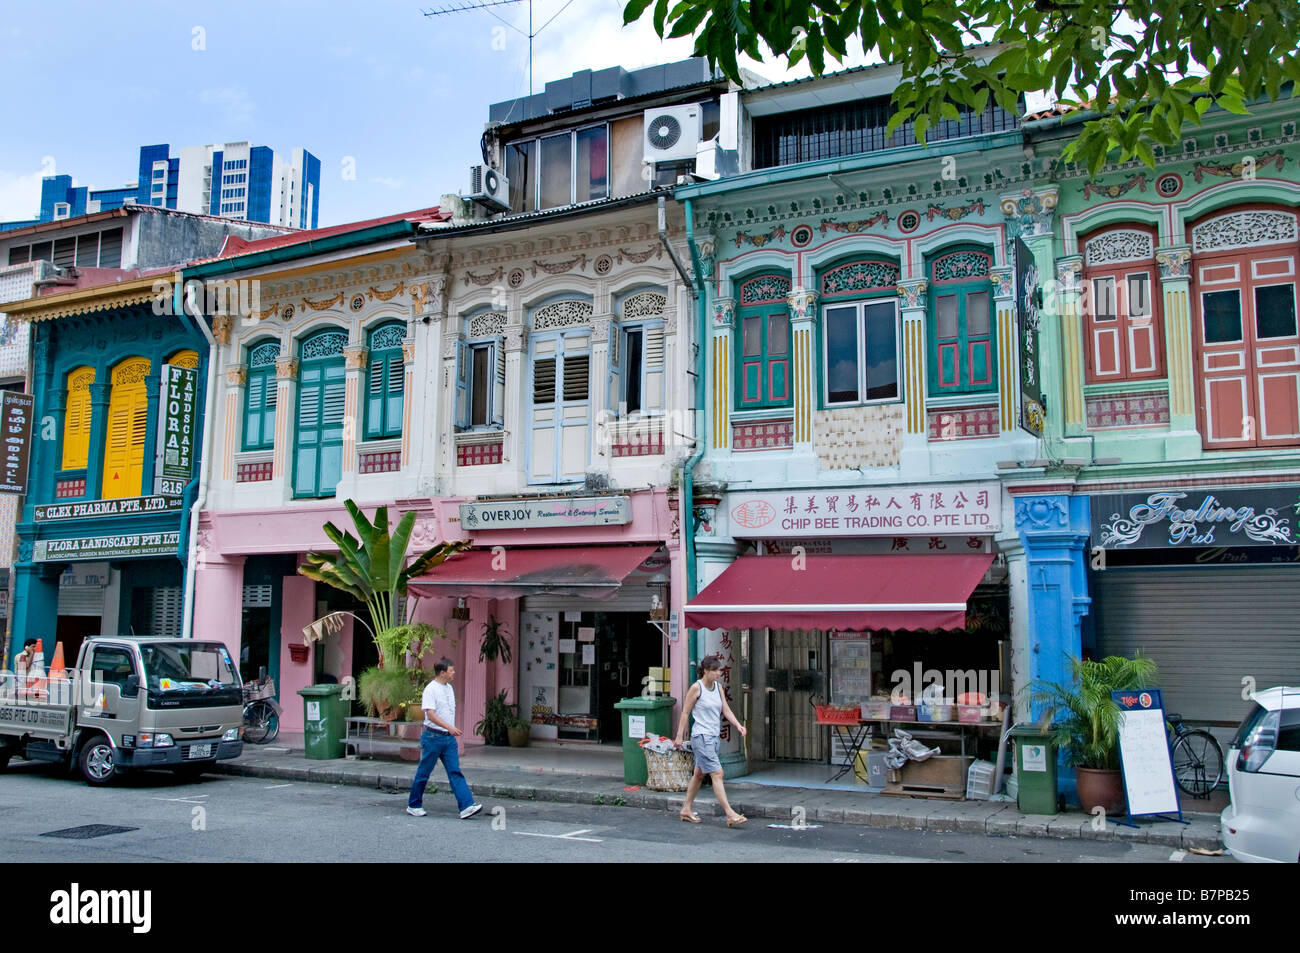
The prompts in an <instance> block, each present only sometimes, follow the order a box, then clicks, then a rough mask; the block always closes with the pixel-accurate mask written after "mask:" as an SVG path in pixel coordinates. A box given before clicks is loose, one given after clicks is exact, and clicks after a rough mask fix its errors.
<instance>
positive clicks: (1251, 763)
mask: <svg viewBox="0 0 1300 953" xmlns="http://www.w3.org/2000/svg"><path fill="white" fill-rule="evenodd" d="M1251 697H1252V698H1253V700H1254V703H1253V704H1252V705H1251V709H1250V713H1249V714H1248V715H1246V719H1245V720H1244V721H1243V722H1242V723H1241V727H1240V728H1238V729H1237V736H1236V737H1235V738H1233V739H1232V747H1231V749H1229V751H1228V758H1227V772H1228V792H1229V795H1230V797H1231V801H1230V803H1229V804H1228V806H1227V807H1226V808H1224V809H1223V813H1222V814H1221V815H1220V816H1219V826H1220V829H1221V832H1222V837H1223V845H1224V846H1225V847H1227V848H1228V849H1229V850H1230V851H1232V856H1233V857H1236V858H1237V859H1238V860H1242V861H1249V862H1252V863H1269V862H1272V863H1290V864H1294V863H1297V862H1300V688H1270V689H1268V690H1267V691H1263V692H1255V693H1254V695H1253V696H1251Z"/></svg>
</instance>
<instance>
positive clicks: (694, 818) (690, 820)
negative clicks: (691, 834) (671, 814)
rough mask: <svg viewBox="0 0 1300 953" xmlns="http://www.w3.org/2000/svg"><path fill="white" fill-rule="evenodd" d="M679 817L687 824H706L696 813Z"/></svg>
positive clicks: (679, 815)
mask: <svg viewBox="0 0 1300 953" xmlns="http://www.w3.org/2000/svg"><path fill="white" fill-rule="evenodd" d="M677 816H678V817H680V818H681V819H682V820H683V821H685V822H686V823H687V824H703V823H704V821H703V820H702V819H701V818H700V815H698V814H694V813H692V814H678V815H677Z"/></svg>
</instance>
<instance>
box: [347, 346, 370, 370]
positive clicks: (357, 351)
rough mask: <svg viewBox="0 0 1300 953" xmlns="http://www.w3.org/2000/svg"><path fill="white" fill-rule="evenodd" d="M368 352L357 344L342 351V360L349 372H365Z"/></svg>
mask: <svg viewBox="0 0 1300 953" xmlns="http://www.w3.org/2000/svg"><path fill="white" fill-rule="evenodd" d="M369 359H370V352H369V351H367V350H366V349H365V348H364V347H362V346H361V345H359V344H354V345H352V346H351V347H345V348H344V349H343V360H344V363H345V365H346V366H347V368H348V369H349V370H365V367H366V364H367V362H368V361H369Z"/></svg>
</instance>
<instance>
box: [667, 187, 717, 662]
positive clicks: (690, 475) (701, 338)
mask: <svg viewBox="0 0 1300 953" xmlns="http://www.w3.org/2000/svg"><path fill="white" fill-rule="evenodd" d="M685 203H686V244H687V247H689V248H690V250H691V265H692V266H693V267H694V268H695V281H694V283H693V284H692V286H691V294H692V295H693V296H694V298H695V315H696V347H697V349H698V350H697V355H696V360H695V453H694V454H692V455H691V458H690V459H689V460H687V461H686V462H685V463H684V464H682V480H681V484H682V498H681V500H680V502H679V503H678V506H680V507H681V512H682V514H683V520H682V530H683V533H684V535H685V536H686V599H687V601H690V600H691V599H694V598H695V595H696V593H697V592H698V591H699V590H698V578H697V575H696V569H695V467H696V465H697V464H698V463H699V462H700V459H701V458H702V457H703V456H704V439H705V435H704V373H703V371H702V370H701V368H702V367H703V364H704V343H705V334H706V333H707V332H708V319H707V311H706V308H707V300H706V296H705V286H704V268H703V266H702V265H701V264H700V250H699V248H697V247H696V245H695V212H694V209H693V208H692V206H691V200H690V199H686V200H685ZM659 209H660V211H659V220H660V223H661V226H662V222H663V199H662V198H661V199H660V200H659ZM674 261H676V256H674ZM680 267H681V266H680V265H679V266H678V268H679V269H680ZM698 637H699V636H698V635H697V633H696V630H695V629H688V630H687V652H689V654H690V664H691V665H692V666H694V665H695V662H696V660H697V659H698V657H699V656H698V654H697V650H698V645H697V643H696V640H697V639H698ZM686 674H687V682H688V683H689V682H690V680H691V677H692V676H693V675H694V673H693V672H687V673H686Z"/></svg>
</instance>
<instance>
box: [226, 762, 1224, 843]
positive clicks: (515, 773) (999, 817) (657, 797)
mask: <svg viewBox="0 0 1300 953" xmlns="http://www.w3.org/2000/svg"><path fill="white" fill-rule="evenodd" d="M501 750H504V751H507V752H508V751H510V750H511V749H497V751H501ZM518 750H528V749H518ZM566 753H567V752H566ZM584 757H589V759H590V760H591V761H592V762H593V764H594V763H595V762H597V761H599V762H600V763H601V765H602V770H603V773H599V774H597V773H583V772H581V771H573V770H557V769H556V768H554V767H538V766H532V765H530V766H527V767H524V766H520V765H517V764H516V765H513V766H512V765H510V764H508V763H507V761H503V760H501V758H500V757H498V756H497V755H496V752H495V751H493V750H492V749H487V748H470V749H468V750H467V751H466V752H465V753H464V754H463V755H462V756H461V767H462V768H464V769H465V771H466V774H467V776H468V779H469V782H470V786H471V787H472V788H473V789H474V791H475V793H476V794H477V795H478V796H479V797H480V798H483V797H488V796H490V797H496V798H511V799H514V800H525V801H528V800H537V801H557V802H563V803H569V804H622V805H626V806H627V807H639V808H645V809H647V810H652V811H677V810H680V809H681V804H682V797H683V796H682V795H681V794H680V793H676V794H675V793H666V792H658V791H651V790H649V789H647V788H633V789H631V790H629V789H628V788H627V787H626V786H625V785H624V784H623V781H622V778H621V776H619V777H611V776H610V773H609V771H608V768H607V767H605V765H606V764H607V762H608V758H607V757H605V758H601V757H600V756H599V755H596V754H593V755H591V756H584V755H582V754H577V755H572V756H570V757H567V758H565V759H563V760H565V761H567V762H568V763H570V764H572V763H574V762H577V761H580V760H582V759H583V758H584ZM494 760H495V761H496V762H497V763H495V764H493V763H492V762H493V761H494ZM513 760H516V761H517V760H520V759H513ZM547 760H548V762H554V761H555V760H556V759H554V758H548V759H547ZM566 767H567V765H566ZM216 770H217V771H218V772H219V773H222V774H233V775H240V776H244V777H254V778H278V779H282V780H289V781H311V782H318V783H324V784H351V785H356V786H358V787H366V788H379V789H386V790H402V791H405V790H407V789H409V788H410V786H411V779H412V778H413V777H415V765H414V764H412V763H409V762H403V761H371V760H350V759H340V760H337V761H309V760H308V759H307V758H305V757H303V755H302V752H301V750H297V751H292V750H288V749H283V748H281V749H274V748H273V749H269V750H268V749H259V748H257V747H255V746H252V745H246V746H245V748H244V754H243V755H242V756H241V757H239V758H237V759H236V760H234V761H223V762H220V763H219V764H218V765H217V768H216ZM434 786H437V788H438V794H439V795H446V796H450V793H451V792H450V791H449V790H448V789H447V783H446V774H445V773H444V772H443V770H442V768H441V766H439V767H438V768H437V769H435V771H434V776H433V780H432V781H431V782H430V785H429V791H430V793H431V794H432V793H433V788H434ZM727 796H728V798H729V799H730V801H731V803H732V806H733V807H735V809H736V810H738V811H740V812H741V813H743V814H745V815H746V816H747V817H749V818H751V819H754V820H757V819H759V818H764V819H768V820H771V821H775V822H778V823H782V824H789V823H791V822H792V819H793V818H794V817H795V814H794V811H795V809H796V808H802V809H803V812H804V813H803V820H804V821H805V822H806V823H809V824H818V823H830V824H858V825H861V826H863V827H881V828H896V829H903V830H927V831H965V832H969V833H977V834H978V833H982V834H1000V835H1019V836H1025V837H1057V838H1077V839H1079V840H1131V841H1135V842H1140V843H1146V844H1163V845H1165V846H1168V847H1169V848H1170V849H1171V850H1186V849H1188V848H1192V847H1201V848H1207V849H1210V850H1214V849H1217V848H1219V847H1220V846H1221V844H1220V842H1219V816H1218V814H1217V813H1214V814H1185V815H1184V818H1186V819H1188V820H1190V821H1191V823H1190V824H1187V825H1183V824H1177V823H1174V822H1172V821H1138V824H1139V827H1137V828H1130V827H1122V826H1120V825H1117V824H1115V823H1114V822H1113V821H1109V820H1108V821H1107V822H1106V826H1105V828H1104V829H1103V830H1094V829H1093V822H1092V818H1090V817H1089V816H1088V815H1086V814H1083V813H1078V812H1074V813H1066V814H1056V815H1046V814H1044V815H1038V814H1021V813H1020V811H1019V810H1018V809H1017V808H1016V805H1015V803H1014V802H1002V801H944V800H938V799H932V798H897V797H886V796H885V795H883V794H870V793H868V792H866V791H830V790H818V789H813V788H798V787H773V786H770V785H762V784H754V783H751V782H746V781H728V782H727ZM695 806H696V809H697V810H698V811H699V813H701V814H704V815H706V816H707V815H717V814H718V813H719V812H718V810H717V807H716V804H715V802H714V800H713V796H712V793H711V792H710V791H709V790H708V789H707V788H706V789H705V790H704V791H703V792H702V793H701V795H700V797H699V798H698V799H697V800H696V804H695Z"/></svg>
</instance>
